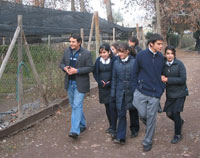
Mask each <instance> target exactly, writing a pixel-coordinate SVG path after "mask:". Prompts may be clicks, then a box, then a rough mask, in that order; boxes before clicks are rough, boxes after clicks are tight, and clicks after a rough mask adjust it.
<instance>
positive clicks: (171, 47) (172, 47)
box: [165, 45, 176, 57]
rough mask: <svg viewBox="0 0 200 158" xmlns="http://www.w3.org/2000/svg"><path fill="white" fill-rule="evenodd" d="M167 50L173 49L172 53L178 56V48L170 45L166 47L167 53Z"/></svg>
mask: <svg viewBox="0 0 200 158" xmlns="http://www.w3.org/2000/svg"><path fill="white" fill-rule="evenodd" d="M167 50H171V51H172V54H174V57H175V56H176V49H175V48H174V46H170V45H168V46H167V47H166V48H165V54H166V52H167Z"/></svg>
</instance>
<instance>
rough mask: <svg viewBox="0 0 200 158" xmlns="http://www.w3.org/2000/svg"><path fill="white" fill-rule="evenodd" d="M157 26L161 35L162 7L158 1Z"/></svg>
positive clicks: (157, 0)
mask: <svg viewBox="0 0 200 158" xmlns="http://www.w3.org/2000/svg"><path fill="white" fill-rule="evenodd" d="M156 21H157V22H156V24H157V33H159V34H161V18H160V5H159V0H156Z"/></svg>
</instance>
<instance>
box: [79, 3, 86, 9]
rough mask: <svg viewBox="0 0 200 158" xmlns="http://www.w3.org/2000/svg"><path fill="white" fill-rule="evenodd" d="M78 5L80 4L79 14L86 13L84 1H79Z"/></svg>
mask: <svg viewBox="0 0 200 158" xmlns="http://www.w3.org/2000/svg"><path fill="white" fill-rule="evenodd" d="M79 3H80V12H86V9H85V1H84V0H79Z"/></svg>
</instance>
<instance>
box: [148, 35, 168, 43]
mask: <svg viewBox="0 0 200 158" xmlns="http://www.w3.org/2000/svg"><path fill="white" fill-rule="evenodd" d="M156 41H164V39H163V37H162V36H161V35H160V34H157V33H155V34H152V35H151V36H150V39H149V40H148V42H147V45H149V43H153V44H154V43H155V42H156Z"/></svg>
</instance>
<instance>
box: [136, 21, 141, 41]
mask: <svg viewBox="0 0 200 158" xmlns="http://www.w3.org/2000/svg"><path fill="white" fill-rule="evenodd" d="M136 33H137V39H138V40H140V37H139V25H138V24H136Z"/></svg>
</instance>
